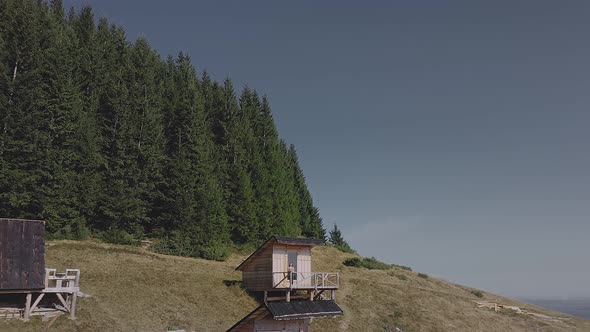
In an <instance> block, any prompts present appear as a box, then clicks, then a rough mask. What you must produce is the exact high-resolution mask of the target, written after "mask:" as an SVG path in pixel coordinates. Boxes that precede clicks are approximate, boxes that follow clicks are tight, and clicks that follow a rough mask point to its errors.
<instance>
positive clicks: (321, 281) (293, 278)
mask: <svg viewBox="0 0 590 332" xmlns="http://www.w3.org/2000/svg"><path fill="white" fill-rule="evenodd" d="M273 283H274V285H273V288H289V289H337V288H338V287H339V286H340V275H339V274H338V272H291V273H289V272H273Z"/></svg>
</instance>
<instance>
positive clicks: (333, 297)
mask: <svg viewBox="0 0 590 332" xmlns="http://www.w3.org/2000/svg"><path fill="white" fill-rule="evenodd" d="M330 297H331V299H332V301H335V300H336V291H335V290H333V289H332V290H331V291H330Z"/></svg>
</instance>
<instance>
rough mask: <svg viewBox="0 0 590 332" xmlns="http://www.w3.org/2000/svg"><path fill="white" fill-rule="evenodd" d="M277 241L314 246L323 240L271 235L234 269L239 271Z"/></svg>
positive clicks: (320, 243)
mask: <svg viewBox="0 0 590 332" xmlns="http://www.w3.org/2000/svg"><path fill="white" fill-rule="evenodd" d="M275 243H279V244H288V245H294V246H306V247H315V246H322V245H324V241H322V240H318V239H310V238H303V237H287V236H276V235H274V236H271V237H270V238H269V239H268V240H266V241H265V242H264V243H263V244H262V245H261V246H260V247H258V249H256V251H254V252H253V253H252V254H251V255H250V256H248V258H246V259H245V260H244V261H243V262H242V263H241V264H240V265H238V267H236V270H239V271H241V270H242V269H243V268H244V267H246V265H248V264H249V263H250V262H251V261H252V260H254V259H255V258H256V257H257V256H258V254H260V253H261V252H262V251H264V249H266V248H268V247H269V246H271V245H273V244H275Z"/></svg>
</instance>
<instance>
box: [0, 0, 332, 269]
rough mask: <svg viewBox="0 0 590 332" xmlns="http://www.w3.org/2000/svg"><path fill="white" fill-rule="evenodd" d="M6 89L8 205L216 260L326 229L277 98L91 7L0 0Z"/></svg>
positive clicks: (1, 146) (74, 232)
mask: <svg viewBox="0 0 590 332" xmlns="http://www.w3.org/2000/svg"><path fill="white" fill-rule="evenodd" d="M0 92H1V93H0V121H1V122H0V126H1V127H0V215H1V216H4V217H13V218H40V219H44V220H46V221H47V232H48V234H49V236H51V237H53V238H73V239H79V238H85V237H87V236H89V235H91V234H98V235H102V236H104V237H105V238H107V239H111V240H114V241H116V242H117V241H118V242H125V241H137V240H139V239H142V238H144V237H153V238H158V239H160V240H161V241H160V242H159V244H158V248H159V250H161V251H163V252H169V253H173V254H179V255H187V256H198V257H205V258H210V259H223V258H224V257H225V256H226V255H227V252H228V246H231V245H232V244H254V245H256V244H258V243H261V241H263V240H265V239H266V238H268V237H269V236H270V235H272V234H278V235H288V236H299V235H302V236H306V237H315V238H321V239H324V238H325V229H324V227H323V225H322V219H321V217H320V215H319V212H318V209H317V208H316V207H314V205H313V201H312V197H311V195H310V192H309V190H308V188H307V185H306V183H305V177H304V175H303V172H302V170H301V168H300V166H299V161H298V159H297V153H296V151H295V148H294V146H293V145H288V144H287V143H286V142H285V141H284V140H282V139H281V138H280V137H279V134H278V132H277V128H276V125H275V123H274V119H273V114H272V112H271V106H270V103H269V100H268V98H267V97H266V96H262V97H261V96H260V95H259V94H258V93H257V92H256V91H255V90H253V89H250V88H248V87H246V88H244V89H243V90H242V91H236V90H235V88H234V87H233V85H232V82H231V80H230V79H226V80H225V81H223V82H217V81H214V80H213V79H211V77H210V76H209V75H208V74H207V73H206V72H198V71H197V70H196V69H195V67H194V66H193V65H192V64H191V60H190V57H189V56H188V55H187V54H184V53H180V54H178V55H177V56H176V57H171V56H168V57H167V58H165V59H164V58H162V57H161V56H160V55H159V54H158V53H157V52H156V51H155V50H154V49H152V48H151V47H150V45H149V43H148V42H147V41H146V40H145V39H142V38H139V39H138V40H136V41H135V42H130V41H128V39H127V37H126V35H125V31H124V29H123V28H122V27H120V26H117V25H114V24H110V23H109V22H108V20H107V19H105V18H100V19H99V20H95V17H94V15H93V12H92V9H91V8H90V7H84V8H82V9H81V10H79V11H76V10H74V9H70V10H69V11H68V12H67V13H66V10H65V9H64V6H63V3H62V1H61V0H54V1H51V2H49V3H45V2H42V1H33V0H0Z"/></svg>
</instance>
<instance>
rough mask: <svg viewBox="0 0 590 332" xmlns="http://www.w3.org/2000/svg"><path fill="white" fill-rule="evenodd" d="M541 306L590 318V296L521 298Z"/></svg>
mask: <svg viewBox="0 0 590 332" xmlns="http://www.w3.org/2000/svg"><path fill="white" fill-rule="evenodd" d="M521 300H522V301H524V302H527V303H532V304H534V305H538V306H539V307H544V308H548V309H551V310H555V311H560V312H563V313H566V314H569V315H572V316H577V317H581V318H586V319H590V298H572V299H526V298H523V299H521Z"/></svg>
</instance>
